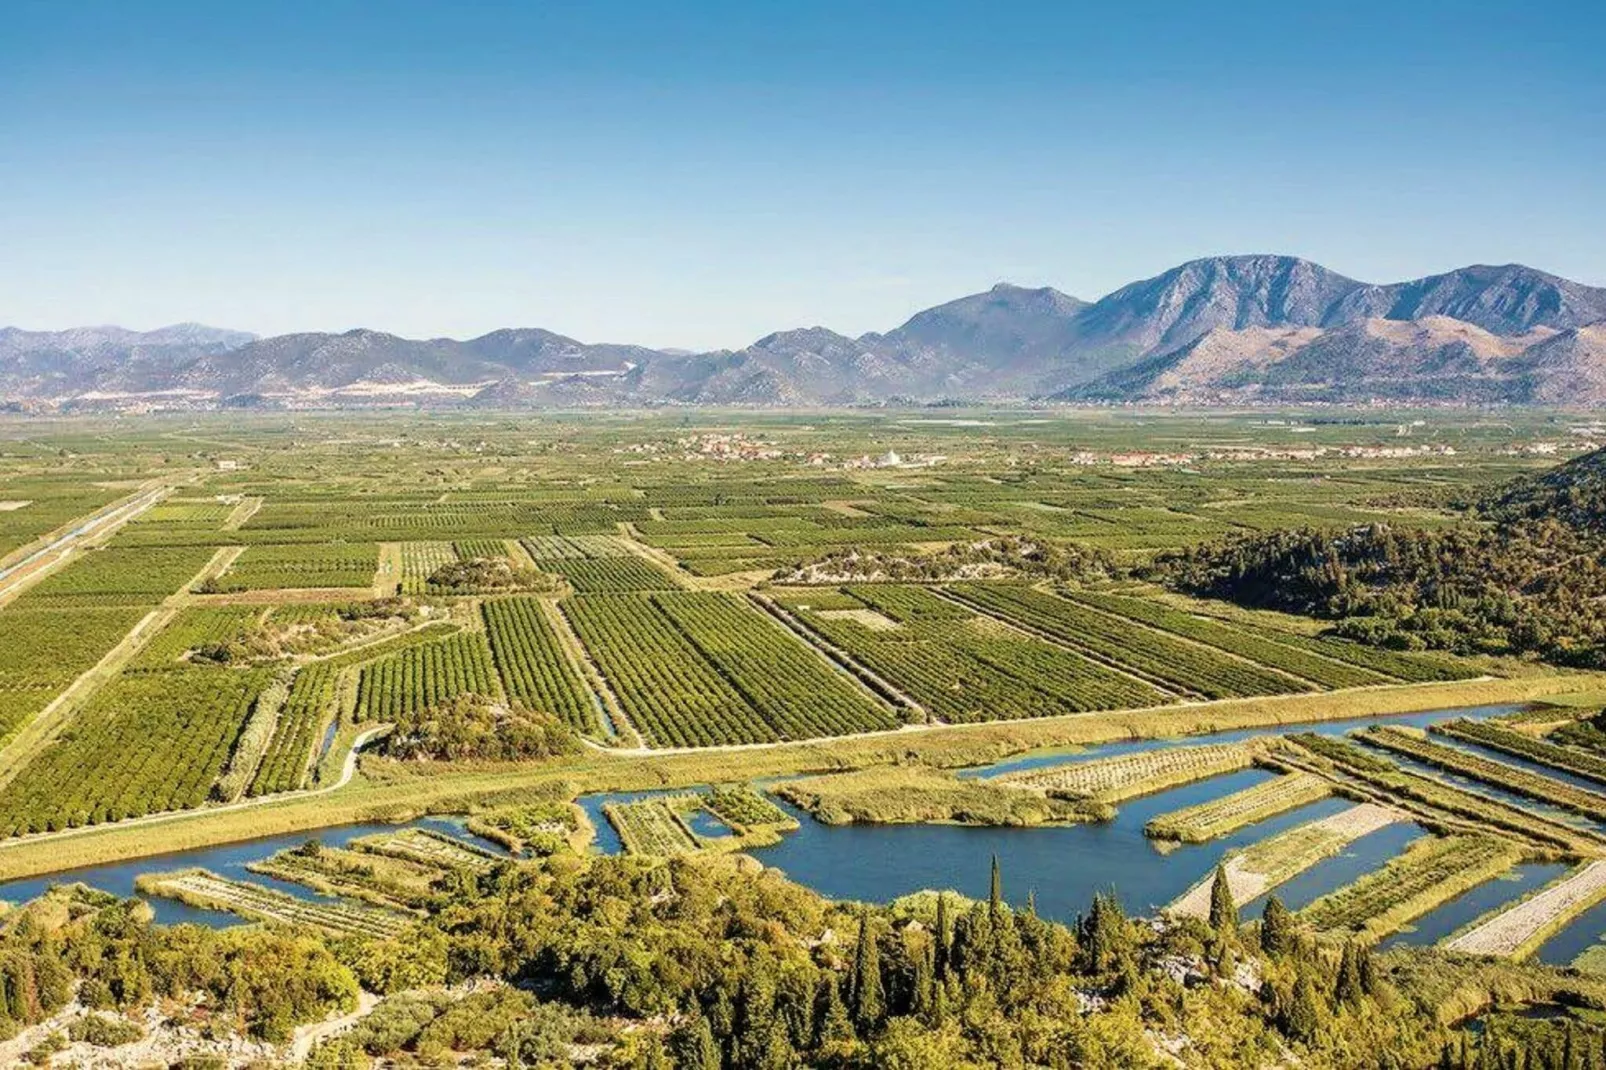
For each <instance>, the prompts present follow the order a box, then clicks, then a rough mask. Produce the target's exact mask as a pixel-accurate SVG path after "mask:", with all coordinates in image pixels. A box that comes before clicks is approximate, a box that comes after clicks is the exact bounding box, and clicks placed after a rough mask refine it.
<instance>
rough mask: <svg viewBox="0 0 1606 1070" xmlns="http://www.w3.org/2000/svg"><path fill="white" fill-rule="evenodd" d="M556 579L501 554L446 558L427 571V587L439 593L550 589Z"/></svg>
mask: <svg viewBox="0 0 1606 1070" xmlns="http://www.w3.org/2000/svg"><path fill="white" fill-rule="evenodd" d="M557 587H558V581H557V580H556V579H555V578H554V577H553V576H551V575H550V574H548V573H545V572H542V571H540V570H539V569H534V568H530V567H528V566H526V567H522V568H521V567H519V566H517V565H515V564H514V563H513V562H512V561H510V560H508V559H507V558H505V557H475V558H470V559H469V560H467V561H449V562H447V563H446V564H444V565H442V566H441V567H440V568H438V569H436V570H435V571H434V572H431V573H430V574H429V580H428V589H429V590H431V591H435V592H439V593H441V594H476V593H489V592H500V591H552V590H556V589H557Z"/></svg>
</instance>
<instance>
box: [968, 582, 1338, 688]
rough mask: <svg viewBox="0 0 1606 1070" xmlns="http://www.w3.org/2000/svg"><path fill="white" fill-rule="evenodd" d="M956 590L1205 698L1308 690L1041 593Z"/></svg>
mask: <svg viewBox="0 0 1606 1070" xmlns="http://www.w3.org/2000/svg"><path fill="white" fill-rule="evenodd" d="M953 590H954V592H955V593H956V594H958V595H959V596H960V597H962V598H964V599H965V600H966V601H968V602H970V603H972V604H974V605H976V606H979V607H981V608H982V609H984V610H986V611H988V612H990V613H996V614H998V615H999V616H1002V617H1004V618H1006V619H1008V620H1011V621H1014V622H1016V623H1019V624H1023V625H1025V626H1027V627H1029V628H1033V629H1036V630H1037V631H1040V632H1042V633H1044V634H1046V635H1049V636H1051V637H1053V638H1054V639H1057V640H1059V641H1060V642H1064V643H1069V644H1070V645H1072V646H1074V647H1079V648H1081V649H1085V650H1089V651H1092V652H1093V653H1095V654H1097V655H1099V656H1100V657H1104V658H1107V659H1109V660H1111V661H1113V662H1115V663H1116V664H1118V665H1123V666H1126V667H1129V668H1132V669H1134V670H1137V671H1139V672H1141V673H1143V674H1145V675H1147V676H1150V677H1153V678H1155V679H1158V680H1163V681H1165V682H1166V683H1169V684H1172V685H1175V686H1177V687H1182V688H1186V689H1187V690H1189V691H1194V692H1197V693H1198V694H1201V695H1203V696H1205V697H1206V698H1212V699H1218V698H1235V697H1243V696H1248V695H1281V694H1289V693H1292V692H1297V691H1306V690H1309V687H1308V685H1306V684H1303V683H1301V682H1299V681H1297V680H1294V679H1292V678H1291V677H1288V676H1285V675H1283V674H1282V673H1277V672H1272V671H1271V670H1269V669H1265V668H1262V667H1261V666H1259V665H1255V664H1253V663H1251V662H1248V661H1242V660H1239V659H1238V658H1233V657H1228V656H1227V655H1226V654H1223V653H1220V652H1217V651H1215V650H1212V649H1211V648H1209V647H1206V646H1202V645H1199V644H1197V643H1191V642H1185V641H1183V640H1181V639H1177V638H1174V637H1172V636H1169V635H1166V634H1164V633H1163V632H1158V631H1155V630H1154V629H1152V628H1149V627H1147V626H1145V625H1141V624H1136V623H1133V622H1132V621H1129V620H1125V619H1123V618H1121V617H1116V616H1112V615H1110V614H1108V613H1103V612H1100V611H1098V610H1095V609H1089V608H1087V607H1086V606H1080V605H1077V604H1076V603H1074V602H1069V601H1067V600H1065V599H1063V598H1058V597H1055V596H1054V595H1050V594H1044V593H1042V592H1041V591H1034V590H1031V589H1029V588H1023V587H1011V586H1006V585H1002V584H979V583H964V584H958V585H956V586H955V587H954V588H953Z"/></svg>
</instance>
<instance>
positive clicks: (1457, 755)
mask: <svg viewBox="0 0 1606 1070" xmlns="http://www.w3.org/2000/svg"><path fill="white" fill-rule="evenodd" d="M1359 738H1361V739H1363V740H1365V741H1366V742H1367V743H1370V744H1372V745H1373V746H1375V747H1382V748H1384V749H1385V750H1391V751H1394V752H1395V753H1397V754H1403V755H1405V756H1406V757H1408V758H1414V759H1416V760H1417V761H1419V762H1426V763H1427V764H1428V765H1432V766H1437V767H1438V768H1440V769H1444V770H1446V771H1448V772H1451V773H1456V774H1458V775H1460V776H1466V777H1471V778H1472V779H1474V780H1481V781H1483V782H1484V783H1486V784H1493V785H1495V786H1496V787H1500V788H1504V789H1505V790H1507V791H1510V792H1515V793H1516V794H1518V795H1524V796H1527V797H1528V798H1530V799H1537V800H1539V801H1540V802H1545V803H1549V804H1551V805H1552V806H1559V807H1561V808H1562V809H1564V810H1571V811H1572V812H1573V813H1576V814H1583V815H1584V816H1585V817H1590V818H1594V819H1595V820H1597V821H1606V795H1601V794H1599V793H1597V792H1593V791H1586V790H1585V789H1583V788H1579V787H1575V786H1573V785H1572V784H1568V783H1566V782H1564V781H1560V780H1553V779H1551V778H1550V777H1547V776H1542V775H1540V774H1539V773H1533V772H1529V771H1528V770H1526V769H1522V768H1519V767H1518V766H1515V765H1508V764H1506V763H1505V762H1497V761H1494V760H1492V759H1489V758H1484V757H1481V756H1479V755H1476V754H1472V753H1469V752H1468V751H1464V750H1461V749H1460V748H1459V747H1447V746H1445V745H1443V744H1442V743H1434V742H1431V741H1430V740H1428V739H1427V738H1426V737H1425V736H1422V735H1420V734H1417V733H1414V732H1410V731H1407V730H1405V729H1401V728H1393V727H1384V726H1374V727H1372V728H1369V729H1367V730H1366V732H1364V733H1363V734H1362V735H1361V736H1360V737H1359Z"/></svg>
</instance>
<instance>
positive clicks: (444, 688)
mask: <svg viewBox="0 0 1606 1070" xmlns="http://www.w3.org/2000/svg"><path fill="white" fill-rule="evenodd" d="M462 694H476V695H493V696H494V695H496V694H498V688H497V685H496V670H495V669H494V668H493V667H492V665H491V651H490V648H489V647H488V646H486V643H485V637H484V636H483V635H481V634H480V633H479V632H458V633H457V634H455V635H451V636H448V637H447V638H445V639H441V640H438V641H436V642H433V643H424V644H421V645H419V646H414V647H409V648H408V649H406V650H403V651H402V652H400V653H398V654H392V655H390V656H389V657H385V658H381V659H380V660H378V661H375V662H373V663H372V664H370V665H368V666H366V667H365V668H364V669H363V670H362V675H361V676H360V677H359V679H358V681H357V719H358V720H359V721H394V720H396V718H398V717H401V716H404V715H407V714H411V713H415V712H417V711H419V710H424V709H428V708H429V707H431V706H438V705H440V704H441V703H443V702H446V701H448V700H450V699H452V698H455V697H457V696H458V695H462Z"/></svg>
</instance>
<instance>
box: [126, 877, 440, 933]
mask: <svg viewBox="0 0 1606 1070" xmlns="http://www.w3.org/2000/svg"><path fill="white" fill-rule="evenodd" d="M137 886H138V888H139V890H140V891H141V892H144V893H146V894H147V895H160V896H165V897H166V898H169V899H177V900H178V901H179V902H181V903H186V904H188V905H190V906H194V907H200V908H202V909H205V910H224V911H228V912H229V913H231V914H238V915H239V916H240V917H242V918H248V919H250V920H251V921H263V922H269V923H273V924H278V925H310V926H312V927H314V928H317V929H322V930H323V931H324V932H327V933H331V934H333V935H335V936H370V937H376V938H379V939H385V938H389V937H393V936H398V935H400V934H401V933H402V932H404V931H405V930H406V929H407V928H408V927H409V926H410V925H412V924H413V922H414V921H415V920H416V919H414V918H413V916H412V915H410V914H403V913H400V912H398V911H394V910H385V909H382V908H379V907H371V906H360V905H358V904H356V903H341V902H309V901H307V900H304V899H297V898H296V897H295V896H293V895H289V894H288V893H285V892H281V891H279V890H278V889H275V888H265V887H263V886H262V885H260V884H253V883H251V882H249V881H234V880H229V879H227V878H226V877H220V876H218V875H217V874H215V873H209V872H207V871H206V870H204V869H183V870H177V871H175V872H173V873H147V874H142V875H141V876H140V878H139V880H138V881H137Z"/></svg>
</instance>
